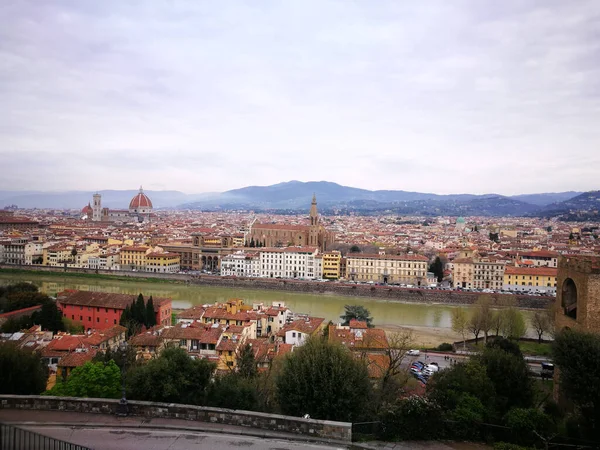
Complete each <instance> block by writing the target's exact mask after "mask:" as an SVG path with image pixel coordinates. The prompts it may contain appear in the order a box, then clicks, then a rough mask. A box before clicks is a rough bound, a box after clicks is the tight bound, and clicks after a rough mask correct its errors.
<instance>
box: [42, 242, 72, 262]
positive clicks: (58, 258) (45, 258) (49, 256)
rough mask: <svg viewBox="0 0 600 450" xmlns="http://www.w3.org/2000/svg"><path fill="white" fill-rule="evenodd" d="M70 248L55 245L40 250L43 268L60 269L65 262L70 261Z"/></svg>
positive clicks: (63, 245) (68, 246)
mask: <svg viewBox="0 0 600 450" xmlns="http://www.w3.org/2000/svg"><path fill="white" fill-rule="evenodd" d="M71 250H72V247H71V246H70V245H65V244H56V245H52V246H50V247H47V248H45V249H43V250H42V264H43V265H44V266H51V267H62V266H63V265H64V263H65V262H68V261H70V260H71V259H72V256H71Z"/></svg>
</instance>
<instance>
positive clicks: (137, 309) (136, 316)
mask: <svg viewBox="0 0 600 450" xmlns="http://www.w3.org/2000/svg"><path fill="white" fill-rule="evenodd" d="M145 317H146V305H145V303H144V296H143V295H142V294H140V295H138V298H137V301H136V302H135V305H134V313H133V320H135V321H136V322H137V323H139V324H142V323H144V322H145Z"/></svg>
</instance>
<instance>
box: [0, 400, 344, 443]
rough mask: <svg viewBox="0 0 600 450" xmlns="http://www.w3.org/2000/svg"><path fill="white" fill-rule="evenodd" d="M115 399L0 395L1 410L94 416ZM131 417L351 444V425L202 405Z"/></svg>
mask: <svg viewBox="0 0 600 450" xmlns="http://www.w3.org/2000/svg"><path fill="white" fill-rule="evenodd" d="M118 404H119V400H113V399H96V398H74V397H51V396H40V395H0V408H1V409H28V410H43V411H70V412H80V413H95V414H115V413H116V411H117V405H118ZM129 411H130V415H132V416H141V417H153V418H167V419H184V420H194V421H199V422H211V423H222V424H226V425H238V426H244V427H251V428H258V429H262V430H270V431H279V432H285V433H294V434H299V435H306V436H312V437H315V438H320V439H330V440H336V441H345V442H351V441H352V424H351V423H346V422H332V421H328V420H314V419H303V418H301V417H292V416H282V415H278V414H266V413H259V412H253V411H241V410H231V409H222V408H210V407H205V406H193V405H179V404H174V403H153V402H141V401H130V402H129Z"/></svg>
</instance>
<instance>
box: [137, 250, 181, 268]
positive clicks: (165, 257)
mask: <svg viewBox="0 0 600 450" xmlns="http://www.w3.org/2000/svg"><path fill="white" fill-rule="evenodd" d="M179 261H180V258H179V255H178V254H177V253H166V252H163V253H156V252H153V253H148V254H147V255H146V265H145V267H144V268H145V271H146V272H153V273H177V272H179V271H180V270H181V269H180V267H179Z"/></svg>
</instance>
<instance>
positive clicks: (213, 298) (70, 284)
mask: <svg viewBox="0 0 600 450" xmlns="http://www.w3.org/2000/svg"><path fill="white" fill-rule="evenodd" d="M18 281H28V282H31V283H33V284H35V285H36V286H38V287H39V288H40V290H41V291H42V292H45V293H47V294H48V295H56V293H57V292H61V291H63V290H65V289H78V290H82V291H95V292H114V293H118V294H134V295H137V294H139V293H142V294H143V295H144V296H145V297H146V296H150V295H152V296H154V297H168V298H171V299H172V300H173V308H174V309H184V308H189V307H190V306H192V305H199V304H207V303H214V302H217V301H218V302H224V301H226V300H228V299H230V298H241V299H243V300H244V302H245V303H247V304H252V303H257V302H258V303H260V302H262V303H264V304H265V305H267V304H269V305H270V304H271V302H273V301H283V302H285V304H286V306H287V307H288V308H290V309H291V310H292V311H294V312H297V313H306V314H310V315H311V316H316V317H323V318H325V320H332V321H333V322H337V321H338V320H339V316H340V315H341V314H342V313H343V312H344V305H363V306H365V307H366V308H367V309H368V310H369V311H370V312H371V316H372V317H373V322H374V323H375V324H376V325H377V326H382V327H389V326H392V327H393V326H400V325H405V326H406V325H408V326H419V327H439V328H450V326H451V319H450V312H451V311H452V308H453V307H451V306H446V305H440V304H415V303H400V302H396V301H387V300H382V299H369V298H354V297H342V296H336V295H317V294H306V293H298V294H296V293H290V292H279V291H266V290H265V291H260V290H250V289H234V288H226V287H204V286H187V285H183V284H176V283H148V282H139V281H117V280H101V279H98V280H96V279H91V278H85V277H82V278H77V277H71V276H69V277H60V276H44V275H37V274H35V275H30V274H18V275H16V274H0V285H6V284H11V283H15V282H18Z"/></svg>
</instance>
